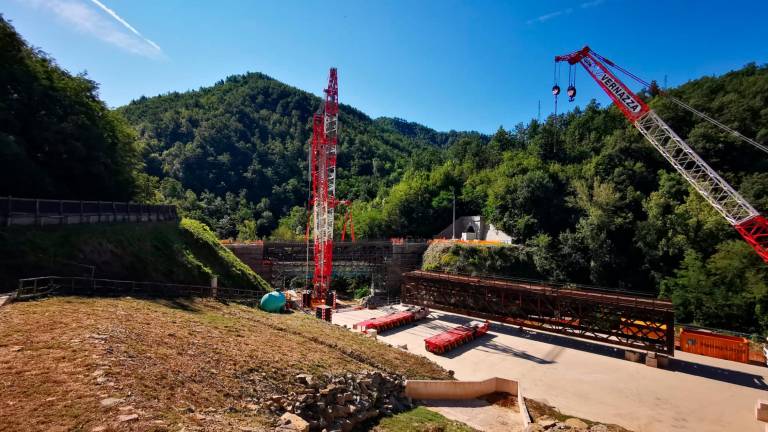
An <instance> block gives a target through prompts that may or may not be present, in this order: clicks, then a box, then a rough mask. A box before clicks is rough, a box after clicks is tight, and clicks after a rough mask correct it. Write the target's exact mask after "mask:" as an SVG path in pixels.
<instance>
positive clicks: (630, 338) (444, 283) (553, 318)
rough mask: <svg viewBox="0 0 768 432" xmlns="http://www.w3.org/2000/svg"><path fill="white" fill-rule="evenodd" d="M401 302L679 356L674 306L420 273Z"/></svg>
mask: <svg viewBox="0 0 768 432" xmlns="http://www.w3.org/2000/svg"><path fill="white" fill-rule="evenodd" d="M402 299H403V302H404V303H408V304H415V305H421V306H428V307H431V308H435V309H440V310H445V311H449V312H456V313H461V314H465V315H470V316H475V317H479V318H486V319H493V320H498V321H502V322H506V323H510V324H515V325H521V326H525V327H531V328H536V329H541V330H545V331H549V332H555V333H561V334H566V335H571V336H576V337H579V338H586V339H592V340H597V341H601V342H605V343H609V344H614V345H621V346H625V347H630V348H637V349H641V350H646V351H652V352H657V353H663V354H667V355H670V356H673V355H674V351H675V333H674V331H675V330H674V328H675V326H674V321H675V315H674V310H673V308H672V304H671V302H669V301H666V300H659V299H655V298H651V297H645V296H640V295H634V294H627V293H623V292H613V291H608V290H586V289H582V288H574V287H573V286H569V285H557V284H550V283H543V282H534V281H526V280H511V279H496V278H485V277H483V278H479V277H474V276H464V275H453V274H445V273H437V272H427V271H421V270H419V271H413V272H408V273H405V274H404V276H403V285H402Z"/></svg>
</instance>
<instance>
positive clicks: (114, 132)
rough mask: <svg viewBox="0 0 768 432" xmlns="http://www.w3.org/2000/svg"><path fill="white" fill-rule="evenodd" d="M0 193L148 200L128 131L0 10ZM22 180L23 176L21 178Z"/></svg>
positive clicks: (81, 78) (147, 181) (88, 85)
mask: <svg viewBox="0 0 768 432" xmlns="http://www.w3.org/2000/svg"><path fill="white" fill-rule="evenodd" d="M0 64H2V65H3V66H2V68H0V195H15V196H26V197H35V198H57V199H84V200H97V199H98V200H110V201H127V200H129V199H132V198H134V196H137V195H138V197H139V198H141V199H146V200H148V201H153V200H154V199H155V196H154V193H153V191H151V190H147V186H150V187H153V186H154V185H153V184H151V183H152V180H151V178H150V177H146V176H144V177H142V178H141V184H138V183H139V182H137V175H136V173H137V171H138V170H140V169H141V165H140V163H139V162H140V161H139V148H138V145H137V142H136V137H135V135H134V132H133V130H132V129H131V128H130V127H129V126H128V125H127V124H126V123H125V121H124V120H123V118H122V117H121V116H120V115H119V114H118V113H116V112H113V111H110V110H109V109H108V108H107V106H106V105H105V104H104V102H102V101H101V100H99V98H98V85H97V84H96V83H95V82H93V81H92V80H90V79H88V77H87V76H86V75H85V74H80V75H77V76H72V75H70V74H69V73H68V72H66V71H65V70H63V69H61V68H60V67H58V66H57V65H56V63H55V62H54V61H53V60H52V59H51V58H49V57H48V56H47V55H46V54H45V53H44V52H42V51H40V50H37V49H33V48H31V47H30V46H29V45H27V43H26V42H25V41H24V40H23V39H22V38H21V36H19V34H18V33H16V30H15V29H14V28H13V27H12V26H11V25H10V24H9V23H8V22H7V21H6V20H5V19H4V18H3V17H2V16H1V15H0ZM22 179H23V180H22Z"/></svg>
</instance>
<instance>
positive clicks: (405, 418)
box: [373, 407, 475, 432]
mask: <svg viewBox="0 0 768 432" xmlns="http://www.w3.org/2000/svg"><path fill="white" fill-rule="evenodd" d="M373 431H374V432H422V431H430V432H475V429H472V428H471V427H469V426H467V425H465V424H463V423H459V422H455V421H452V420H448V419H447V418H445V417H443V416H442V415H440V414H438V413H436V412H434V411H430V410H428V409H427V408H424V407H417V408H415V409H413V410H410V411H408V412H404V413H402V414H397V415H395V416H392V417H387V418H383V419H381V420H379V422H378V424H377V425H376V426H375V427H374V428H373Z"/></svg>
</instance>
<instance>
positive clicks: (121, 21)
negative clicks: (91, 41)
mask: <svg viewBox="0 0 768 432" xmlns="http://www.w3.org/2000/svg"><path fill="white" fill-rule="evenodd" d="M91 2H92V3H93V4H95V5H96V6H98V7H99V8H100V9H101V10H103V11H104V12H106V13H108V14H109V15H110V16H111V17H112V18H114V19H116V20H117V22H119V23H120V24H122V25H123V26H124V27H125V28H127V29H128V30H130V31H131V32H133V34H135V35H136V36H138V37H140V38H142V39H144V41H145V42H146V43H148V44H150V45H152V46H153V47H155V49H157V50H158V51H162V48H160V46H159V45H158V44H156V43H154V42H152V41H151V40H149V39H147V38H146V37H144V35H142V34H141V33H139V31H138V30H136V29H135V28H134V27H133V26H132V25H130V24H128V21H126V20H124V19H122V18H121V17H120V15H118V14H117V13H116V12H115V11H113V10H112V9H110V8H108V7H107V6H106V5H104V3H102V2H100V1H99V0H91Z"/></svg>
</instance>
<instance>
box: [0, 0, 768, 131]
mask: <svg viewBox="0 0 768 432" xmlns="http://www.w3.org/2000/svg"><path fill="white" fill-rule="evenodd" d="M3 3H4V4H3V6H2V8H0V12H2V13H3V14H4V16H5V17H6V19H9V20H11V21H12V22H13V24H14V26H15V27H16V28H17V30H18V31H19V32H20V33H21V34H22V35H23V36H24V37H25V38H26V39H27V40H28V41H29V42H30V43H31V44H33V45H35V46H37V47H40V48H42V49H43V50H44V51H46V52H48V53H49V54H51V55H52V56H53V57H54V58H55V59H56V60H57V61H58V63H59V64H60V65H61V66H63V67H64V68H66V69H68V70H69V71H70V72H73V73H78V72H83V71H87V73H88V75H89V76H90V77H91V78H92V79H94V80H95V81H97V82H99V83H100V84H101V90H100V94H101V96H102V98H103V99H104V100H106V101H107V103H108V104H109V105H110V106H119V105H123V104H125V103H127V102H129V101H130V100H132V99H135V98H137V97H139V96H141V95H147V96H152V95H156V94H160V93H164V92H167V91H171V90H179V91H183V90H187V89H196V88H198V87H200V86H207V85H211V84H213V83H215V82H216V81H218V80H220V79H222V78H224V77H226V76H227V75H232V74H238V73H243V72H246V71H259V72H264V73H266V74H268V75H270V76H272V77H274V78H276V79H278V80H280V81H283V82H285V83H288V84H290V85H293V86H296V87H298V88H301V89H304V90H307V91H311V92H313V93H315V94H320V91H321V89H322V88H323V87H324V85H325V80H326V76H327V69H328V67H329V66H331V65H334V66H337V67H338V68H339V88H340V90H339V94H340V99H341V101H342V102H343V103H347V104H350V105H352V106H355V107H357V108H359V109H361V110H362V111H364V112H365V113H367V114H369V115H370V116H372V117H378V116H395V117H401V118H405V119H407V120H410V121H416V122H419V123H422V124H425V125H427V126H430V127H433V128H435V129H438V130H449V129H456V130H479V131H481V132H486V133H490V132H493V131H495V130H496V129H497V128H498V127H499V126H500V125H503V126H504V127H508V128H509V127H513V126H514V125H515V124H516V123H518V122H527V121H528V120H530V119H531V118H535V117H536V115H537V104H538V101H539V100H540V101H541V111H542V116H545V115H547V114H549V113H551V112H552V109H553V104H552V97H551V95H550V87H551V86H552V79H553V77H552V75H553V61H552V59H553V57H554V55H556V54H563V53H566V52H570V51H573V50H576V49H578V48H580V47H581V46H583V45H584V44H589V45H590V46H592V48H593V49H595V51H597V52H599V53H600V54H602V55H603V56H605V57H608V58H610V59H611V60H613V61H615V62H616V63H618V64H620V65H622V66H623V67H625V68H627V69H629V70H631V71H633V72H634V73H636V74H637V75H639V76H641V77H643V78H646V79H649V80H650V79H657V80H659V82H662V81H663V79H664V76H665V75H666V76H667V78H668V83H669V85H670V86H671V85H676V84H680V83H683V82H685V81H688V80H690V79H693V78H696V77H699V76H702V75H712V74H721V73H723V72H727V71H728V70H732V69H735V68H739V67H741V66H743V65H744V64H746V63H748V62H751V61H755V62H757V63H759V64H762V63H765V62H766V61H767V60H768V43H766V42H767V41H768V26H766V24H765V20H766V18H767V17H768V2H764V1H738V0H731V1H727V2H724V1H709V0H699V1H665V2H662V1H659V2H655V1H643V2H638V1H627V0H581V1H536V2H532V1H531V2H527V1H526V2H523V1H512V0H509V1H501V0H499V1H484V0H476V1H448V0H443V1H427V0H423V1H389V0H388V1H378V2H374V1H364V0H357V1H354V0H352V1H333V0H326V1H309V0H302V1H298V0H275V1H270V2H266V1H265V2H262V1H235V0H217V1H190V0H162V1H158V0H155V1H143V0H5V1H4V2H3ZM566 80H567V75H566V74H565V73H563V79H562V80H561V85H562V83H563V82H565V81H566ZM577 85H578V90H579V97H578V99H577V102H576V103H580V104H586V103H587V102H588V101H589V99H590V98H593V97H596V98H597V99H598V100H599V101H601V102H602V103H607V102H608V99H607V97H605V96H603V95H602V94H600V93H599V90H598V89H597V86H596V85H595V84H594V83H589V82H587V76H586V74H585V73H583V71H579V75H578V76H577ZM563 87H565V86H564V85H563ZM576 103H574V104H567V103H565V102H563V101H562V100H561V109H562V108H566V109H567V108H572V107H573V106H575V104H576Z"/></svg>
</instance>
